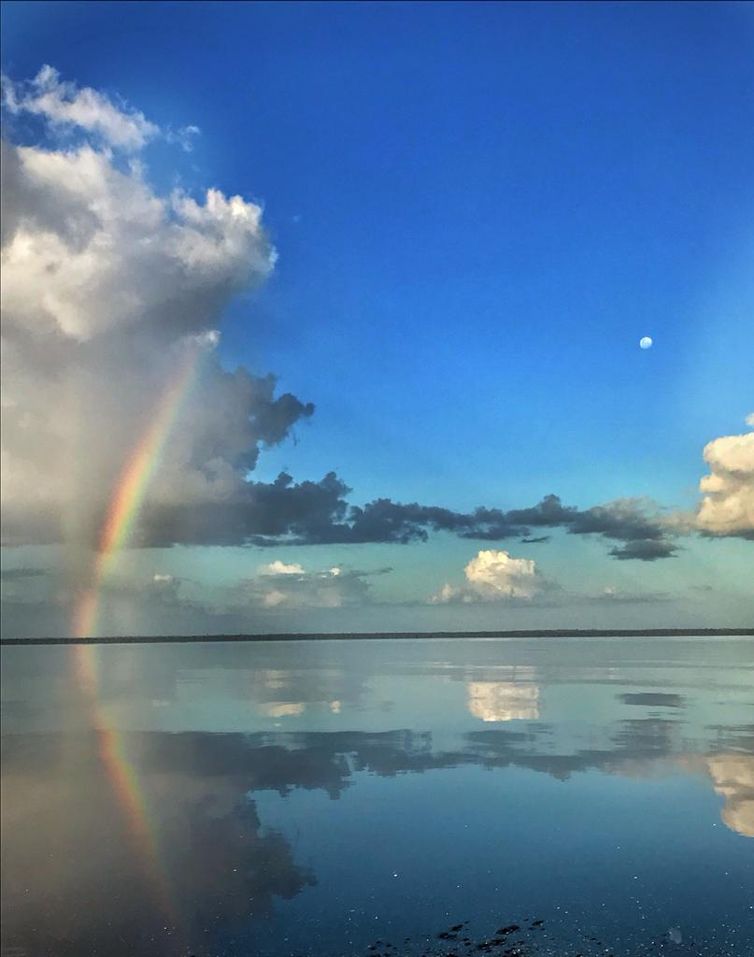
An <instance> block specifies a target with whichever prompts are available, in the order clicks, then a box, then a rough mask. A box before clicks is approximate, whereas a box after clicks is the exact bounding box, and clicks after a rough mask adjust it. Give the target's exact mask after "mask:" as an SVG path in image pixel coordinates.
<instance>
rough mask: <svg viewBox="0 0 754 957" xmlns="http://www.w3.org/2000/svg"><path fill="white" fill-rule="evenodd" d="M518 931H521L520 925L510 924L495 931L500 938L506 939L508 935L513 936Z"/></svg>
mask: <svg viewBox="0 0 754 957" xmlns="http://www.w3.org/2000/svg"><path fill="white" fill-rule="evenodd" d="M517 930H521V928H520V927H519V925H518V924H508V926H507V927H498V929H497V930H496V931H495V933H496V934H497V936H498V937H505V936H506V935H508V934H512V933H514V932H515V931H517Z"/></svg>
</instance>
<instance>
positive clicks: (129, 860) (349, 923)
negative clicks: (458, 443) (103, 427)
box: [2, 638, 754, 957]
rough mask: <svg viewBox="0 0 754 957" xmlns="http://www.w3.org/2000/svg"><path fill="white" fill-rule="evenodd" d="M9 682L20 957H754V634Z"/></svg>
mask: <svg viewBox="0 0 754 957" xmlns="http://www.w3.org/2000/svg"><path fill="white" fill-rule="evenodd" d="M82 654H83V655H84V656H85V658H84V659H83V660H84V661H85V662H86V663H87V664H88V666H89V669H88V670H89V677H90V679H91V684H90V686H89V688H88V690H87V687H86V686H85V685H86V682H85V681H84V679H83V678H82V674H84V673H85V672H86V671H87V669H85V668H84V669H82ZM2 666H3V667H2V749H3V765H2V820H3V851H2V854H3V861H2V865H3V923H2V940H3V957H10V955H18V957H20V955H27V954H28V955H34V957H36V955H47V954H49V955H58V954H59V955H76V957H80V955H88V954H92V955H94V954H103V955H104V954H106V955H114V957H120V955H138V957H150V955H187V954H195V955H197V957H199V955H202V957H240V955H252V954H253V955H258V957H272V955H275V957H277V955H281V957H283V955H286V957H287V955H302V957H303V955H308V957H338V955H366V954H370V955H376V954H383V953H384V954H388V953H389V954H393V955H396V954H406V955H419V954H429V953H431V954H457V955H459V957H460V955H461V954H469V953H490V954H498V955H502V954H515V953H520V954H532V955H540V954H541V955H546V954H551V955H555V954H558V955H573V957H575V955H577V954H582V955H584V957H587V955H596V954H602V955H604V954H613V955H615V957H623V955H626V957H628V955H636V957H643V955H645V954H646V955H649V954H669V955H673V954H677V955H684V954H689V955H690V954H702V955H707V954H709V955H712V954H726V955H733V957H750V955H752V954H754V640H752V639H751V638H734V639H731V638H713V639H710V638H698V639H695V638H672V639H670V638H668V639H658V638H641V639H627V638H621V639H544V638H540V639H530V640H522V639H516V640H501V639H478V640H477V639H469V638H464V639H462V640H454V639H442V640H430V639H420V640H407V639H402V640H370V641H358V640H353V641H311V642H295V643H290V642H265V643H259V644H233V643H223V644H216V643H198V644H193V645H174V646H170V645H163V644H155V645H111V646H102V647H98V648H97V649H96V651H95V650H94V649H87V650H86V651H85V652H83V653H82V652H81V650H80V649H79V650H76V649H75V648H71V647H37V648H34V647H14V648H4V649H3V650H2ZM459 925H461V926H460V927H459ZM512 926H515V928H516V929H514V930H510V928H511V927H512ZM453 928H456V929H453Z"/></svg>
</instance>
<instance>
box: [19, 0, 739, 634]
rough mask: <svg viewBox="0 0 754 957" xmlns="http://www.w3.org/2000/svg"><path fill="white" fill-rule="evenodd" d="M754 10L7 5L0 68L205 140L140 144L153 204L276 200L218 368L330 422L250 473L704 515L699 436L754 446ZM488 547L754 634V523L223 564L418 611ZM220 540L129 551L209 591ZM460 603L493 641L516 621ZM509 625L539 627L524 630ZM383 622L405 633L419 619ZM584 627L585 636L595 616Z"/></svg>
mask: <svg viewBox="0 0 754 957" xmlns="http://www.w3.org/2000/svg"><path fill="white" fill-rule="evenodd" d="M752 9H753V8H752V7H751V6H748V5H744V4H726V3H718V4H707V3H696V4H687V3H673V4H662V3H651V4H649V3H648V4H621V3H617V4H597V3H591V4H571V3H560V4H515V3H511V4H495V3H485V4H475V3H464V4H453V3H442V4H439V3H437V4H431V3H425V4H401V3H396V4H366V3H365V4H305V5H303V4H302V5H298V4H285V3H275V4H253V5H252V4H222V3H219V4H212V5H209V4H200V3H191V4H182V3H166V4H163V3H140V4H131V3H128V4H117V3H108V4H92V3H85V4H79V3H66V4H58V3H53V4H48V3H34V4H17V3H12V2H11V3H6V4H5V5H4V10H3V38H2V64H3V70H4V72H5V73H6V74H7V75H9V76H11V77H12V78H13V79H14V80H16V81H21V80H24V79H28V78H30V77H32V76H34V75H35V74H36V72H37V71H38V70H39V68H40V66H41V65H42V64H45V63H49V64H51V65H53V66H54V67H55V68H56V69H57V70H59V71H60V74H61V76H62V77H63V78H64V79H66V80H72V81H75V82H76V83H77V84H78V85H79V86H80V87H92V88H94V89H96V90H99V91H101V92H103V93H105V94H107V95H108V96H109V97H110V98H111V99H112V100H113V101H114V102H116V101H118V97H122V98H123V99H124V100H125V101H127V102H128V104H130V105H132V106H133V107H134V108H136V109H138V110H139V111H141V112H143V114H144V115H145V116H146V117H148V118H149V119H150V120H151V121H153V122H154V123H156V124H158V125H159V126H160V127H161V128H163V129H165V128H168V127H171V128H178V127H182V126H185V125H187V124H195V125H196V126H198V127H199V128H200V130H201V134H200V135H199V136H198V137H196V140H195V143H194V148H193V150H192V151H191V152H190V153H182V152H181V151H180V150H178V149H176V148H175V147H174V146H171V145H169V144H167V143H165V142H159V143H155V144H153V145H152V146H150V147H149V148H148V149H147V150H146V151H145V154H144V162H145V163H146V166H147V168H148V171H149V178H150V182H151V183H152V184H153V186H154V188H155V190H158V191H161V192H164V191H166V190H169V189H170V188H172V187H173V186H175V185H180V186H181V187H183V188H185V189H187V190H188V191H189V192H191V193H192V194H193V195H196V196H200V195H201V192H202V190H203V189H204V188H206V187H207V186H215V187H217V188H219V189H220V190H222V191H223V192H224V193H226V194H234V193H239V194H241V195H243V196H244V197H246V198H248V199H253V200H255V201H257V202H260V203H261V204H262V205H263V208H264V221H265V224H266V228H267V230H268V233H269V235H270V237H271V239H272V241H273V242H274V244H275V246H276V248H277V251H278V255H279V259H278V261H277V263H276V266H275V271H274V273H273V275H272V276H271V278H270V279H269V280H268V281H267V282H266V283H265V284H264V285H263V286H262V287H261V288H260V289H258V290H256V291H253V292H251V293H248V294H242V295H239V296H237V297H236V298H235V299H234V300H233V301H232V302H231V303H230V304H229V305H228V306H227V309H226V314H225V316H224V317H223V322H222V332H223V338H222V342H221V345H220V355H221V359H222V362H223V364H224V366H225V367H226V368H227V369H233V368H235V367H236V366H238V365H244V366H246V367H248V368H250V369H252V370H253V371H255V372H258V373H264V372H267V371H272V372H274V373H275V374H276V375H277V376H278V377H279V385H280V389H281V390H282V391H291V392H293V393H295V395H296V396H298V397H300V398H301V399H302V400H303V401H311V402H314V403H315V405H316V412H315V414H314V416H313V417H312V418H310V419H307V420H306V421H301V422H300V423H298V424H297V425H296V426H295V427H294V429H293V430H292V431H293V433H294V434H295V441H293V440H292V438H291V437H289V438H288V439H286V441H284V442H283V443H281V444H280V445H279V446H277V447H275V448H273V449H270V450H268V451H266V452H264V453H263V454H262V455H261V457H260V459H259V464H258V467H257V469H256V472H255V478H256V479H257V480H260V481H272V480H274V478H275V476H276V475H277V473H278V472H279V471H280V470H281V469H283V468H285V469H286V470H289V471H290V473H291V474H292V475H293V476H294V477H295V479H296V480H297V481H300V480H302V479H311V480H313V481H317V480H319V479H320V478H321V477H322V476H323V475H324V474H325V473H326V472H328V471H330V470H335V471H336V472H337V473H338V475H339V476H341V477H342V478H343V480H344V481H345V482H346V483H347V484H348V485H349V486H350V487H351V488H352V489H353V492H352V494H351V495H350V498H349V500H350V501H351V502H352V503H355V504H364V503H366V502H369V501H370V500H372V499H374V498H377V497H389V498H390V499H392V500H393V501H398V502H420V503H423V504H427V505H441V506H444V507H447V508H450V509H454V510H459V511H467V510H471V509H473V508H475V507H476V506H478V505H489V506H497V507H500V508H503V509H511V508H523V507H526V506H531V505H533V504H535V503H536V502H537V501H538V500H539V499H541V498H542V496H544V495H546V494H549V493H555V494H557V495H559V496H560V497H561V498H562V500H563V501H564V502H566V503H567V504H569V505H574V506H578V507H580V508H589V507H591V506H594V505H596V504H600V503H607V502H611V501H613V500H615V499H621V498H627V497H637V496H642V497H643V496H646V497H650V498H651V499H653V500H655V501H656V502H657V503H659V504H660V505H661V506H662V507H664V508H667V509H671V510H684V511H686V512H689V511H693V510H694V509H695V508H696V506H697V503H698V500H699V492H698V482H699V479H700V478H701V476H702V475H703V474H705V471H707V468H706V466H705V464H704V461H703V459H702V449H703V447H704V445H705V444H706V443H707V442H709V441H710V440H712V439H715V438H717V437H720V436H727V435H735V434H740V433H741V432H743V431H744V430H745V426H744V418H745V416H746V415H747V414H748V413H750V412H751V411H752V408H754V389H752V385H751V383H752V381H754V375H753V372H754V368H753V367H754V361H753V360H752V356H754V347H753V346H754V270H752V266H751V260H752V251H753V247H754V237H753V235H752V222H753V221H754V220H753V217H752V213H753V212H754V189H753V188H752V187H753V186H754V133H753V132H752V131H754V123H753V122H752V120H753V119H754V116H752V113H753V112H754V110H753V103H754V100H753V96H754V56H753V55H752V54H753V53H754V13H753V12H752ZM9 128H11V124H9ZM12 129H13V131H14V134H15V133H18V136H19V137H20V138H21V139H22V140H23V137H24V136H25V135H26V136H27V137H28V134H26V133H25V132H24V130H23V129H20V128H19V127H17V126H16V125H15V121H14V124H13V125H12ZM26 141H27V142H28V139H27V140H26ZM643 335H649V336H651V337H652V338H653V340H654V346H653V347H652V348H651V349H650V350H646V351H642V350H640V349H639V347H638V341H639V338H640V337H641V336H643ZM490 547H492V548H498V547H502V548H506V549H509V550H510V552H511V554H512V555H516V556H518V557H525V558H530V559H534V560H536V562H537V563H538V566H539V568H540V571H543V570H546V573H547V575H548V577H549V578H551V579H553V580H557V581H558V582H559V583H560V584H561V585H563V587H566V588H567V589H569V590H570V589H573V588H577V585H576V583H575V582H572V583H571V581H570V580H571V579H574V578H575V579H577V580H579V581H581V582H582V590H584V588H586V591H593V592H599V591H600V590H601V589H603V588H607V587H618V588H619V589H622V590H625V591H626V592H627V593H628V592H630V593H631V594H632V595H633V594H635V593H636V594H641V593H642V592H644V593H647V594H648V593H653V594H654V593H655V592H657V591H661V592H663V593H665V592H667V593H668V594H669V595H670V596H671V597H672V602H671V604H672V605H673V608H672V610H669V606H666V607H665V608H664V609H663V621H664V620H665V619H666V618H672V617H673V615H674V614H676V613H677V612H679V609H680V607H681V605H682V604H683V601H685V597H684V596H686V594H687V592H688V587H689V586H688V583H689V582H692V581H693V582H695V581H696V578H699V577H701V578H702V579H703V581H702V582H701V584H702V585H704V584H705V583H709V581H710V580H711V579H714V582H713V584H714V587H715V589H719V588H722V589H723V590H722V591H720V592H719V598H718V602H717V604H715V610H716V613H717V612H719V613H720V614H722V613H723V611H724V609H725V608H727V607H730V600H731V599H730V594H728V592H732V593H733V594H734V599H733V604H734V606H735V608H736V609H737V611H735V612H734V617H735V615H738V616H739V617H740V618H746V616H747V615H749V613H750V612H751V611H754V607H753V606H752V599H751V589H750V588H748V587H747V576H746V573H745V569H746V563H747V562H750V554H749V552H748V551H747V549H748V548H750V546H749V545H748V544H747V543H746V542H745V541H742V540H741V538H740V537H736V538H735V540H734V539H726V540H721V541H717V542H710V541H705V540H700V539H698V538H696V537H693V538H689V539H687V540H685V541H684V544H683V551H682V552H681V553H680V554H677V555H676V556H675V557H673V558H672V559H670V560H668V561H663V562H660V561H654V562H615V561H614V560H612V559H610V558H609V557H608V555H607V551H606V549H605V548H604V547H602V545H600V544H599V543H596V542H595V541H594V539H593V538H589V539H586V538H582V537H581V536H572V535H565V534H563V533H554V538H553V540H552V541H550V542H548V543H542V544H536V545H528V546H524V545H520V544H515V543H513V544H506V543H503V544H500V543H498V544H492V545H490V544H488V543H484V542H482V543H475V542H469V541H468V540H459V539H458V538H456V537H451V536H448V535H444V534H439V535H436V536H431V537H430V541H429V542H428V543H426V544H425V543H421V544H416V545H409V546H397V545H394V544H393V545H390V544H385V545H379V544H371V543H370V544H362V545H349V546H302V547H301V548H300V549H297V550H294V549H287V550H286V549H280V550H277V551H275V553H274V555H273V554H272V553H269V554H268V552H267V551H265V553H264V554H263V555H261V556H260V555H259V554H258V552H257V550H254V551H253V555H251V557H250V552H249V550H248V549H246V550H236V549H230V550H228V551H226V552H224V557H223V558H222V560H221V565H222V567H223V572H222V573H221V574H219V575H218V574H217V573H216V572H215V573H213V572H212V571H211V570H210V571H209V572H207V573H206V574H208V575H209V576H210V578H212V576H213V574H214V575H215V577H220V578H223V579H224V580H226V581H227V582H229V581H230V580H231V579H232V578H233V574H234V573H233V570H232V569H233V568H234V567H237V568H238V569H239V570H238V572H237V573H236V577H243V574H244V572H243V571H242V569H246V568H253V567H254V565H255V562H257V563H261V562H263V561H268V560H271V559H272V558H281V560H284V561H286V562H294V561H295V562H299V563H301V564H302V566H304V567H309V566H310V565H313V566H314V567H316V568H320V567H322V568H324V567H327V565H328V564H329V563H331V562H336V563H343V564H344V565H347V566H349V567H351V568H357V569H370V568H373V567H378V566H381V565H383V564H387V565H390V566H392V567H393V568H394V569H395V571H394V572H393V573H392V576H388V575H385V576H384V578H383V579H381V580H380V581H379V582H375V583H374V584H373V590H375V589H376V590H381V591H382V592H384V594H385V596H386V600H390V599H391V596H392V599H393V600H401V601H410V600H411V599H410V598H409V597H408V596H409V595H414V597H415V599H416V600H417V601H418V600H419V599H420V598H422V597H426V594H427V591H428V590H429V591H432V590H433V588H435V586H437V587H439V585H441V584H442V582H443V581H446V580H448V581H453V580H457V579H459V576H460V577H462V569H463V566H464V565H465V564H466V562H468V561H469V559H471V558H472V557H473V555H474V554H475V553H476V552H477V551H478V549H479V548H490ZM198 551H199V550H191V549H178V550H176V549H173V550H170V551H169V552H166V553H164V555H162V553H160V554H161V555H162V557H158V552H156V551H155V550H152V549H149V550H146V552H143V553H142V552H138V553H137V554H136V556H135V557H134V562H136V563H137V564H139V563H146V565H145V567H147V565H149V567H151V565H155V566H156V565H159V566H160V568H162V567H163V566H164V569H165V574H168V572H169V573H170V574H175V575H176V576H178V575H185V576H187V577H191V576H190V571H191V569H192V568H196V567H199V566H202V563H203V562H204V561H205V559H204V558H203V557H202V556H201V555H199V554H198ZM294 551H295V555H294ZM189 552H190V554H189ZM713 554H714V559H713V558H712V557H711V556H712V555H713ZM17 558H18V556H16V559H17ZM14 560H15V559H14ZM25 560H26V559H24V561H25ZM216 561H217V559H213V562H211V563H210V564H211V567H212V568H214V569H216V568H217V567H218V566H217V565H216ZM150 563H151V565H150ZM226 566H227V567H226ZM574 567H575V568H576V569H577V571H576V572H574ZM700 569H705V571H704V573H703V574H702V573H701V572H700ZM710 569H711V570H710ZM200 577H201V576H200ZM720 578H722V580H723V583H722V585H720V582H719V579H720ZM430 580H431V581H432V582H434V583H435V585H431V584H430ZM566 581H568V582H569V584H568V585H567V586H566V585H565V584H564V583H565V582H566ZM614 582H617V583H618V584H617V586H615V585H614V584H613V583H614ZM207 584H208V587H209V585H210V584H211V586H212V587H215V586H219V584H220V583H219V582H217V581H211V582H210V581H209V580H208V581H207ZM726 589H727V591H726ZM724 592H725V594H723V593H724ZM679 596H680V597H679ZM674 602H675V604H673V603H674ZM470 604H473V603H470ZM649 604H650V605H651V604H652V602H650V603H649ZM629 608H633V606H631V605H630V603H628V602H626V603H625V604H622V605H621V608H620V609H617V610H616V611H615V612H614V613H615V616H616V618H615V621H616V622H617V623H620V622H621V621H622V620H626V621H628V620H630V615H631V614H634V613H635V609H633V610H627V609H629ZM443 611H444V612H446V613H447V614H448V615H450V614H451V609H439V610H435V609H432V610H431V613H432V614H434V615H436V616H439V615H440V614H441V612H443ZM532 611H534V613H533V614H532ZM362 612H363V609H362V610H361V611H359V610H357V609H353V608H352V609H351V610H350V611H349V612H348V619H347V620H348V624H347V626H346V627H358V625H359V622H360V621H361V620H362V618H360V615H361V614H362ZM429 613H430V612H428V611H427V609H426V608H422V609H421V614H422V615H426V614H429ZM452 613H453V614H454V615H462V616H463V615H465V616H466V617H465V618H464V621H466V622H468V624H469V626H470V627H474V622H475V621H477V620H478V621H481V620H482V618H484V619H485V621H486V620H487V619H488V618H490V616H493V617H494V616H495V615H499V614H500V608H499V607H497V606H496V607H495V608H494V609H491V608H490V607H489V606H488V605H485V607H484V608H481V609H479V608H476V606H475V607H474V608H472V607H470V608H468V609H463V610H462V611H459V610H457V609H456V610H453V611H452ZM510 613H511V614H515V616H517V617H516V626H517V627H518V626H519V625H518V621H519V619H521V620H523V618H524V617H525V613H524V612H523V611H522V610H521V609H520V608H519V607H518V606H516V607H515V608H513V607H512V606H511V609H510ZM526 613H528V614H529V618H528V619H527V620H529V621H530V622H531V626H532V627H537V625H538V624H539V621H540V619H541V614H542V613H541V612H536V611H535V610H534V609H532V608H527V609H526ZM364 614H366V613H365V612H364ZM369 614H371V615H376V614H377V612H374V611H373V610H372V611H370V613H369ZM390 614H391V615H392V616H393V617H397V619H398V620H399V621H401V622H403V623H404V626H405V627H411V624H410V622H411V621H412V620H413V618H412V616H415V615H416V614H417V612H416V610H415V609H414V610H412V609H411V608H408V607H407V608H405V609H403V610H396V608H393V609H392V610H391V612H390ZM553 614H554V613H553ZM569 614H573V615H575V617H576V618H578V620H579V621H580V622H582V621H583V624H584V626H588V625H589V615H590V614H593V612H592V611H591V610H590V608H589V607H586V606H585V607H583V608H582V609H581V611H579V612H578V613H575V612H569ZM641 614H642V615H644V614H646V616H647V617H648V618H651V617H652V615H653V614H656V608H651V607H646V608H644V609H643V610H642V611H641ZM694 614H696V612H694ZM710 614H712V613H710ZM538 615H539V616H540V617H539V618H538ZM475 616H476V617H475ZM522 616H523V617H522ZM692 617H693V615H692ZM712 617H714V615H712ZM749 617H750V615H749ZM363 620H366V618H364V619H363ZM433 620H434V619H433ZM438 620H439V618H438ZM343 621H346V618H345V617H344V618H343ZM667 623H668V624H671V623H672V622H671V621H668V622H667Z"/></svg>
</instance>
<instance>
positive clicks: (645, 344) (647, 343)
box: [639, 336, 652, 349]
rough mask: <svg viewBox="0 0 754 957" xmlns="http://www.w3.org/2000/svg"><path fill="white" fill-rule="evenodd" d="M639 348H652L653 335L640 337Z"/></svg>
mask: <svg viewBox="0 0 754 957" xmlns="http://www.w3.org/2000/svg"><path fill="white" fill-rule="evenodd" d="M639 348H640V349H651V348H652V337H651V336H642V337H641V339H639Z"/></svg>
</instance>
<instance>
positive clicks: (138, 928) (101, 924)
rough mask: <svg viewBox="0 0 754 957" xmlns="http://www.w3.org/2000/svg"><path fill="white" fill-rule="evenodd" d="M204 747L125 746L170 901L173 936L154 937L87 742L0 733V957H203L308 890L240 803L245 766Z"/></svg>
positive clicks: (283, 849)
mask: <svg viewBox="0 0 754 957" xmlns="http://www.w3.org/2000/svg"><path fill="white" fill-rule="evenodd" d="M213 745H214V739H213V737H212V736H201V735H197V736H189V740H186V738H185V737H184V736H182V735H169V734H159V733H157V734H151V735H146V736H139V735H134V736H129V737H128V740H127V747H128V748H129V751H130V752H131V753H132V754H133V756H134V760H135V763H136V764H137V765H138V768H139V780H140V782H141V786H142V788H143V790H144V794H145V797H146V803H147V805H148V807H149V808H150V809H151V815H152V823H153V825H154V827H155V830H156V832H157V834H158V843H159V847H160V849H161V850H160V857H161V862H162V863H163V865H164V869H165V872H166V873H167V874H168V875H169V882H170V886H171V891H172V894H171V896H172V897H173V898H174V900H175V901H176V902H177V903H178V910H179V914H180V920H179V926H178V927H166V926H165V919H164V916H163V914H162V912H161V909H160V908H159V906H158V905H157V902H156V901H155V900H153V899H152V894H151V888H150V885H149V882H147V881H145V880H144V877H143V872H142V869H141V868H142V864H141V862H140V860H139V859H138V858H137V857H136V856H135V855H134V854H133V851H132V845H131V843H130V842H129V841H128V840H126V839H125V835H124V833H123V822H122V819H121V817H120V814H119V811H118V808H117V806H116V805H115V804H114V803H113V801H112V795H111V791H110V788H109V785H108V783H107V781H106V780H105V779H104V777H103V774H102V769H101V766H100V764H99V762H98V760H97V757H96V741H95V739H94V737H93V736H76V737H71V736H66V735H39V737H38V739H37V740H36V741H35V746H34V748H33V749H30V748H29V747H28V741H27V740H25V736H23V735H11V736H7V735H6V736H3V800H2V819H3V841H2V871H3V904H4V907H3V911H4V918H3V928H2V930H3V954H5V952H6V948H8V949H9V948H11V947H17V948H20V949H21V950H22V952H24V953H27V954H30V955H31V954H54V955H56V957H79V955H82V954H95V953H101V954H108V955H112V957H134V955H152V954H158V953H159V954H160V955H161V957H174V955H175V957H177V955H179V954H180V955H185V954H186V953H187V952H190V953H193V954H196V955H197V957H200V955H210V954H213V953H217V948H216V940H214V935H215V933H223V932H224V929H225V928H227V927H228V926H233V925H235V924H238V923H243V922H246V921H248V919H249V918H250V917H254V916H267V915H269V914H270V913H271V912H272V911H273V907H274V901H275V899H276V898H278V899H279V898H283V899H288V898H292V897H294V896H295V895H296V894H298V893H299V892H300V891H301V890H303V889H304V888H305V887H306V886H307V885H310V884H313V883H314V882H315V881H314V877H313V875H312V874H311V873H310V872H309V871H308V870H307V869H305V868H301V867H300V866H298V865H297V864H296V862H295V861H294V859H293V854H292V851H291V848H290V846H289V844H288V842H287V840H286V839H285V838H284V837H283V836H282V835H281V834H279V833H277V832H275V831H270V830H266V829H265V828H263V825H262V822H261V821H260V818H259V815H258V812H257V808H256V804H255V802H254V801H252V800H250V799H249V797H248V791H249V787H250V785H252V784H253V783H254V778H255V775H254V773H253V769H249V768H248V767H247V768H241V767H239V763H238V761H237V760H235V761H234V760H225V758H224V756H223V754H222V749H220V752H221V753H220V754H219V755H218V754H216V753H215V749H214V746H213ZM229 757H230V756H229ZM234 757H238V755H234ZM270 773H271V772H268V774H270ZM74 861H75V866H73V865H72V862H74ZM82 902H85V905H84V906H82ZM189 945H190V950H188V951H187V949H186V948H187V946H189Z"/></svg>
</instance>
